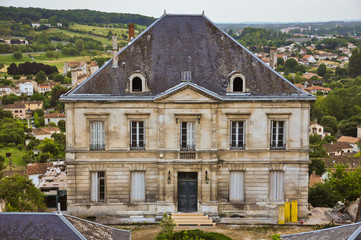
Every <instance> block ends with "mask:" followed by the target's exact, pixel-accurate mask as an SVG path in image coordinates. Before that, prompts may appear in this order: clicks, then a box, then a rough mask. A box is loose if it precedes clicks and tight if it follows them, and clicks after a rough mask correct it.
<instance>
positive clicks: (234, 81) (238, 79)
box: [227, 72, 248, 93]
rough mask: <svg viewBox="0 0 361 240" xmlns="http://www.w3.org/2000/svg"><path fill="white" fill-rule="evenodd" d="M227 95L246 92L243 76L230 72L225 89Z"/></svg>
mask: <svg viewBox="0 0 361 240" xmlns="http://www.w3.org/2000/svg"><path fill="white" fill-rule="evenodd" d="M227 92H229V93H245V92H248V91H247V89H246V78H245V76H244V75H243V74H241V73H238V72H232V73H231V74H230V76H229V85H228V88H227Z"/></svg>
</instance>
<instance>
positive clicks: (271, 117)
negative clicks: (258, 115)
mask: <svg viewBox="0 0 361 240" xmlns="http://www.w3.org/2000/svg"><path fill="white" fill-rule="evenodd" d="M266 114H267V115H268V124H267V128H268V130H267V131H268V134H267V135H268V136H267V140H268V144H269V149H270V150H272V151H277V150H281V151H283V150H287V149H288V147H289V139H290V136H289V134H290V127H291V126H290V122H291V121H290V118H291V115H292V113H288V112H284V113H266ZM273 121H283V122H284V126H283V129H284V132H283V146H281V147H278V146H277V147H273V146H272V134H273V132H272V130H273V129H272V122H273Z"/></svg>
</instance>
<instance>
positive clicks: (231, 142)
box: [229, 119, 246, 150]
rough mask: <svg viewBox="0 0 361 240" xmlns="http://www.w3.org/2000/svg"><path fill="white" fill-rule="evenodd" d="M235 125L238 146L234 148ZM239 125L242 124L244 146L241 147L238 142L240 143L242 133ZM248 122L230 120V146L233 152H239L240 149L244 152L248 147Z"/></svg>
mask: <svg viewBox="0 0 361 240" xmlns="http://www.w3.org/2000/svg"><path fill="white" fill-rule="evenodd" d="M233 123H236V125H237V126H236V133H235V134H236V146H233V139H232V138H233ZM239 123H242V140H241V141H242V143H243V144H242V146H239V145H238V142H239V141H240V140H239V135H240V133H239V132H238V130H239V126H238V125H239ZM245 125H246V121H245V120H233V119H231V120H230V128H229V130H230V133H229V136H230V139H229V143H230V144H229V146H230V149H231V150H238V149H241V150H243V149H245V147H246V143H245V138H246V136H245V135H246V126H245Z"/></svg>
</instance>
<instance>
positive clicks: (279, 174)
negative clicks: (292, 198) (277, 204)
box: [269, 171, 284, 201]
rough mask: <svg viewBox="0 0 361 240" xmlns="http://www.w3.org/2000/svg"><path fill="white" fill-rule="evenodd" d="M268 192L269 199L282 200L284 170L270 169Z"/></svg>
mask: <svg viewBox="0 0 361 240" xmlns="http://www.w3.org/2000/svg"><path fill="white" fill-rule="evenodd" d="M269 183H270V194H269V198H270V200H271V201H284V172H283V171H270V181H269Z"/></svg>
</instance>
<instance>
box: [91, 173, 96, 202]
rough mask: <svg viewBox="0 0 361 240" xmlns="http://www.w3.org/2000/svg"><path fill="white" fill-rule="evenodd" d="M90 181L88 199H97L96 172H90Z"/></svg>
mask: <svg viewBox="0 0 361 240" xmlns="http://www.w3.org/2000/svg"><path fill="white" fill-rule="evenodd" d="M90 182H91V190H90V192H91V193H90V199H91V201H94V202H97V201H98V172H91V173H90Z"/></svg>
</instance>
